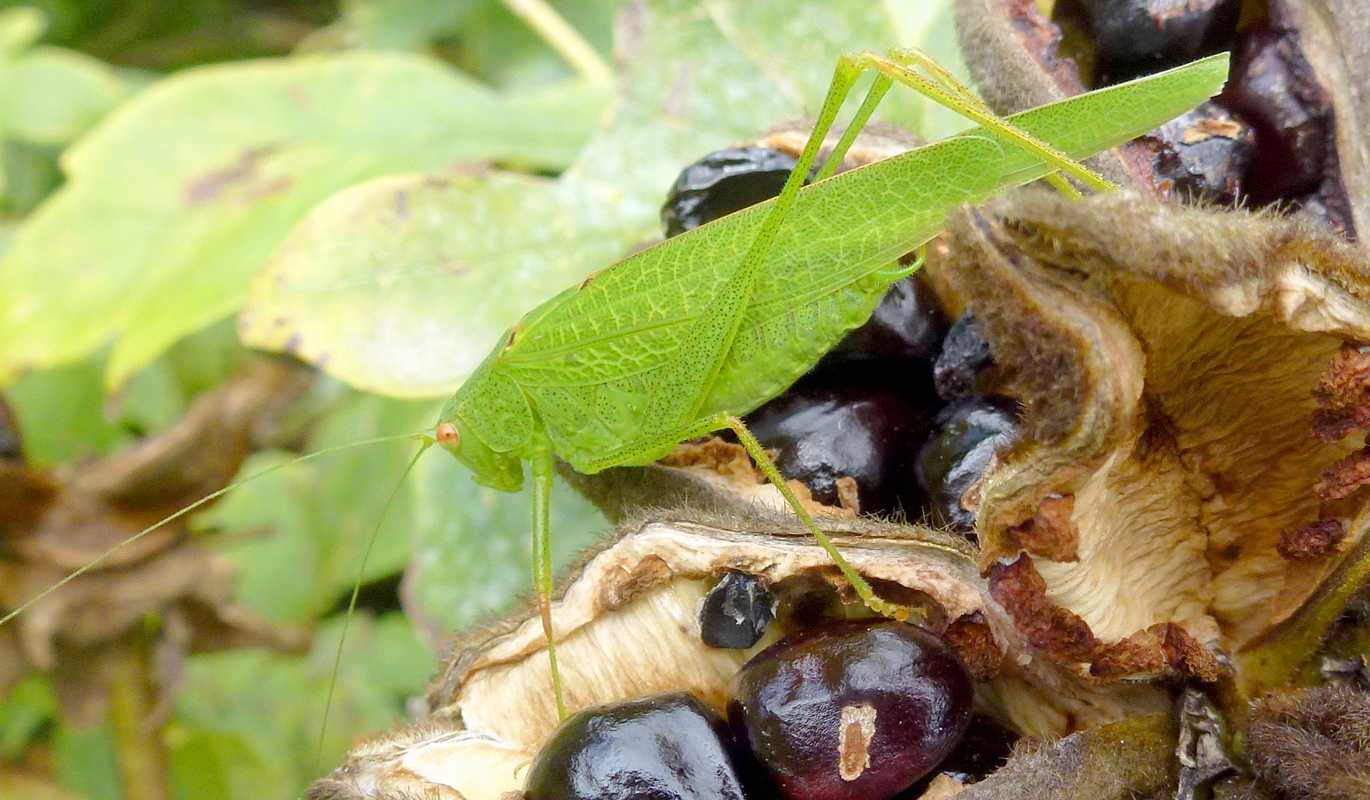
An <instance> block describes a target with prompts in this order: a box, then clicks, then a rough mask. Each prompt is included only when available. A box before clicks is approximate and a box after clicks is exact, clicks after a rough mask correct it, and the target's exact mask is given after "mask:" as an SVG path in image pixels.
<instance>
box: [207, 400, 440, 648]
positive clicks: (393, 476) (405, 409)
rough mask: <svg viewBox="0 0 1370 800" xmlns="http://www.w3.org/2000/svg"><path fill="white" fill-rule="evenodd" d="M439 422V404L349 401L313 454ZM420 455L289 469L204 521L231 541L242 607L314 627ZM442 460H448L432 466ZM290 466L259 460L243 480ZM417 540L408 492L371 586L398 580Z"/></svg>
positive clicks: (373, 568) (325, 460) (324, 461)
mask: <svg viewBox="0 0 1370 800" xmlns="http://www.w3.org/2000/svg"><path fill="white" fill-rule="evenodd" d="M436 417H437V408H436V407H435V406H434V405H433V404H431V403H403V402H398V401H394V400H387V399H384V398H378V397H364V396H354V397H350V398H348V399H347V400H345V401H344V402H343V403H342V404H341V405H340V406H339V407H338V408H337V409H336V410H335V411H333V412H332V413H330V414H328V416H327V417H326V418H325V419H324V420H323V422H322V423H321V424H320V425H319V427H318V430H317V432H316V434H315V435H314V436H313V437H311V440H310V442H309V449H310V450H314V449H319V448H326V447H331V446H335V445H340V444H347V443H350V442H354V441H357V440H358V439H361V438H365V437H366V436H367V435H368V434H370V433H373V432H374V433H382V434H393V433H403V432H404V431H417V430H420V429H421V428H424V427H427V426H430V425H432V423H433V420H434V419H435V418H436ZM416 449H417V443H416V442H410V441H397V442H390V443H386V444H375V445H366V446H363V447H358V448H355V449H350V450H344V451H342V452H339V453H335V454H330V455H326V456H324V457H322V458H319V459H316V460H313V461H310V462H306V463H301V464H295V465H292V466H289V467H286V468H284V469H281V470H279V471H277V472H275V473H272V474H270V475H267V476H265V477H263V478H260V479H258V480H256V481H253V482H252V483H249V484H247V485H246V486H244V487H242V488H241V489H239V490H237V491H235V492H233V493H232V494H230V495H229V496H228V497H226V498H224V500H223V501H221V502H220V503H219V504H218V505H216V506H215V507H214V508H213V509H211V510H210V511H208V512H206V513H205V514H202V515H200V516H198V517H196V525H197V526H198V527H201V528H209V529H214V530H217V531H219V532H220V533H221V534H232V536H223V535H220V536H218V537H217V539H216V543H217V544H218V545H219V546H220V547H221V548H222V549H223V551H224V552H225V553H227V554H228V555H229V556H230V557H231V558H233V560H234V561H235V562H236V563H237V564H238V568H239V571H238V596H239V598H240V599H241V600H242V602H243V603H244V604H246V605H247V606H248V607H250V608H252V609H253V610H255V611H257V612H259V613H261V614H263V615H265V616H267V617H270V618H272V619H276V620H282V621H290V622H303V621H306V620H308V619H310V618H311V617H313V616H315V615H317V614H319V613H321V612H324V611H327V610H328V609H330V608H332V607H333V606H334V605H335V604H337V603H338V602H339V599H340V598H342V597H345V596H346V594H347V592H349V591H350V590H351V588H352V585H353V583H354V581H355V580H356V578H357V572H358V570H359V569H360V567H361V559H362V555H363V553H364V551H365V550H366V546H367V542H368V541H369V540H370V537H371V534H372V531H373V530H375V527H376V525H377V523H378V522H380V521H381V513H382V509H383V507H384V505H385V502H386V500H387V498H389V496H390V493H391V491H392V490H393V489H394V487H395V483H396V481H398V480H399V479H400V473H401V471H402V470H403V468H404V465H405V463H406V462H407V461H408V460H409V459H410V458H412V457H413V454H414V452H415V450H416ZM435 457H446V456H440V455H437V454H430V455H429V456H428V458H435ZM288 458H289V456H287V455H285V454H281V453H260V454H257V455H256V456H254V457H253V458H251V459H249V460H248V462H247V463H246V464H244V466H243V468H242V470H240V473H239V474H240V476H247V475H253V474H256V473H257V472H260V471H261V470H263V469H266V468H268V467H270V466H273V465H276V464H280V463H282V462H283V461H285V460H287V459H288ZM414 531H415V523H414V508H413V502H412V489H407V488H402V490H401V492H400V493H399V495H398V496H397V497H396V501H395V503H394V504H393V505H392V506H391V507H390V509H389V510H388V511H387V512H386V513H385V520H384V524H383V525H382V527H381V530H380V533H379V535H378V536H377V537H376V544H375V547H374V548H373V549H372V552H371V556H370V558H369V559H368V560H367V567H366V573H365V575H364V576H363V581H372V580H376V579H378V578H382V577H385V576H387V575H393V574H395V573H397V572H399V571H400V570H401V569H402V568H403V567H404V565H405V564H406V563H407V562H408V561H409V554H410V550H411V548H412V546H413V537H414ZM268 533H269V534H270V535H265V534H268Z"/></svg>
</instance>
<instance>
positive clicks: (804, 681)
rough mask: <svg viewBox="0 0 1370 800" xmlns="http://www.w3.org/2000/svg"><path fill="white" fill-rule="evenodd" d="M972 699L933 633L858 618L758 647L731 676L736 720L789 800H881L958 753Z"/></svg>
mask: <svg viewBox="0 0 1370 800" xmlns="http://www.w3.org/2000/svg"><path fill="white" fill-rule="evenodd" d="M972 695H973V686H972V683H971V679H970V675H969V674H968V673H967V672H966V668H965V666H964V665H963V664H962V663H961V660H960V659H959V658H957V656H956V654H955V653H954V652H952V650H951V649H950V648H949V647H947V646H946V644H944V643H943V642H942V641H941V640H940V639H938V638H937V637H936V636H934V635H933V634H931V633H929V632H927V631H925V630H923V629H922V628H917V627H914V626H912V625H907V624H904V623H900V622H888V621H883V622H872V621H869V620H859V621H852V622H843V623H838V624H835V625H832V626H829V627H824V628H812V629H809V630H807V631H804V632H802V633H799V634H796V635H795V636H792V637H790V638H787V639H784V640H782V641H780V642H778V643H776V644H775V645H772V646H771V647H768V648H766V649H765V650H763V651H761V652H760V653H758V654H757V655H756V657H755V658H753V659H752V660H751V661H749V662H747V664H746V665H745V666H743V668H742V670H741V671H740V672H738V674H737V676H736V677H735V678H734V680H733V701H732V703H731V704H730V705H729V708H728V720H729V723H730V724H731V725H732V727H733V730H734V731H735V733H736V736H737V738H738V739H739V740H741V741H745V742H746V743H747V744H748V745H749V746H750V747H751V748H752V752H753V754H754V755H755V756H756V758H757V760H758V761H759V762H760V763H761V765H762V767H763V769H765V770H766V772H767V773H768V774H769V775H770V777H771V779H772V780H773V782H774V783H775V785H776V787H777V789H778V790H779V794H780V796H782V797H784V798H787V800H799V798H803V799H804V800H857V798H860V799H861V800H885V798H889V797H893V796H894V795H895V794H897V793H898V792H900V791H902V790H904V789H906V788H908V787H909V786H911V785H913V783H914V782H915V781H917V780H918V779H919V778H921V777H923V776H924V775H925V774H927V773H928V772H929V771H930V770H932V769H933V768H934V767H935V766H937V764H939V763H940V762H941V761H942V760H943V759H944V758H946V756H947V755H948V754H949V753H950V752H951V751H952V749H953V748H954V747H955V746H956V743H957V742H958V741H959V740H960V738H961V736H962V734H964V733H965V731H966V726H967V725H968V724H969V722H970V710H971V699H972Z"/></svg>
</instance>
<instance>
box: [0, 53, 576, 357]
mask: <svg viewBox="0 0 1370 800" xmlns="http://www.w3.org/2000/svg"><path fill="white" fill-rule="evenodd" d="M598 98H599V94H598V93H597V92H595V91H588V92H586V91H583V90H581V89H578V88H576V87H574V86H573V87H563V91H562V92H561V93H559V94H551V93H548V92H544V93H543V94H541V95H540V96H539V97H538V98H537V99H538V100H539V101H540V102H541V103H542V104H543V105H542V106H540V108H548V109H551V110H550V111H549V112H548V113H537V111H538V108H529V107H528V104H527V103H526V102H524V103H511V102H509V101H506V100H505V99H503V98H501V97H500V96H498V95H496V94H494V93H492V92H491V91H489V90H487V89H485V88H484V87H481V86H479V85H478V84H476V83H474V82H472V81H470V80H469V79H465V78H463V77H462V76H461V75H459V74H458V73H455V72H453V71H452V70H450V69H448V68H447V67H445V66H443V65H441V64H439V63H437V62H435V61H432V60H430V59H426V58H423V57H420V56H413V55H403V54H393V53H392V54H380V53H349V54H341V55H328V56H315V57H300V58H293V59H285V60H269V61H259V62H248V63H239V64H227V65H222V66H212V67H204V68H198V69H192V70H187V71H185V72H183V73H178V74H177V75H175V76H173V77H171V78H168V79H166V80H164V81H162V82H161V83H159V84H156V85H154V86H153V87H151V88H150V89H148V90H146V91H144V92H143V93H142V94H140V95H139V96H138V97H136V98H135V99H134V100H133V101H131V102H130V103H128V104H126V105H125V106H123V107H122V108H120V109H119V110H118V112H117V113H115V114H113V115H112V116H110V117H109V118H107V119H106V120H105V121H104V122H103V123H102V124H101V125H100V126H99V127H98V128H96V130H94V131H93V132H92V133H91V134H90V135H89V136H87V137H86V138H85V139H83V140H82V141H81V142H79V143H78V144H77V145H76V146H75V147H73V148H72V149H71V150H70V151H69V152H68V153H67V154H66V157H65V158H64V161H63V166H64V167H65V169H66V171H67V173H68V183H67V185H66V186H64V187H63V188H62V189H61V190H60V191H59V192H57V193H56V194H55V195H54V196H53V197H52V198H51V199H49V200H48V202H46V203H45V204H44V205H43V206H42V207H41V208H39V210H38V211H37V212H36V213H35V214H34V215H33V216H32V217H30V218H29V219H28V220H26V221H25V223H24V224H23V225H22V226H21V227H20V228H19V230H18V232H17V234H16V236H15V238H14V240H13V243H12V245H11V247H10V248H9V250H8V252H7V253H6V256H5V258H4V260H3V261H0V384H3V383H4V382H7V381H8V380H9V379H11V378H12V377H13V376H14V375H15V374H16V373H17V372H19V371H20V370H22V369H25V368H31V367H44V366H51V365H54V364H60V363H63V362H66V361H71V360H74V359H77V358H80V357H81V356H84V355H86V354H89V353H90V352H92V351H94V350H95V349H96V348H98V347H100V346H101V345H103V344H104V343H106V342H107V341H109V340H110V339H111V338H116V337H117V341H116V343H115V346H114V349H113V352H112V354H111V358H110V363H109V373H108V375H107V381H108V382H109V383H112V384H117V383H119V382H120V381H121V380H123V379H124V378H126V377H127V376H128V375H130V374H131V373H132V372H134V371H135V370H137V369H139V368H140V367H142V366H144V365H145V364H147V363H148V362H149V361H151V360H152V359H153V358H155V357H156V356H157V355H158V354H160V353H161V352H162V351H163V350H164V349H165V348H166V347H167V346H169V345H170V344H171V343H173V342H175V341H176V340H177V339H179V338H180V337H182V336H184V335H186V334H188V333H191V332H193V331H196V330H198V329H200V328H202V327H204V326H205V325H207V324H209V323H211V322H213V321H215V320H217V319H221V318H223V317H225V316H228V315H230V314H232V313H233V312H235V311H236V310H237V309H238V307H239V306H240V305H241V303H242V301H243V299H244V297H245V294H246V288H247V282H248V280H249V279H250V277H251V276H252V274H253V273H255V272H256V271H257V270H258V269H260V268H261V267H262V265H263V264H264V263H265V261H266V259H267V257H268V256H269V255H270V253H271V252H272V251H273V250H274V249H275V247H276V246H277V245H278V244H279V243H280V241H281V240H282V239H283V238H284V237H285V235H286V233H287V232H288V231H289V230H290V228H291V227H292V226H293V225H294V223H295V222H296V221H297V220H299V219H300V218H301V217H302V216H304V215H305V214H306V213H307V212H308V211H309V210H310V209H311V208H313V206H314V205H315V204H316V203H317V202H318V201H320V200H322V199H324V198H325V197H327V196H329V195H331V194H333V193H334V192H336V191H337V190H339V189H342V188H345V187H347V186H350V185H352V184H354V183H357V182H359V181H362V180H366V179H368V178H372V177H376V176H379V175H385V174H391V173H401V172H412V171H415V170H442V169H444V168H447V167H449V166H451V165H454V164H461V163H469V162H474V161H488V160H495V161H502V162H514V163H520V164H527V165H530V166H535V167H542V168H552V169H555V168H559V167H561V166H564V165H565V164H566V163H567V162H568V161H569V159H570V158H571V157H572V156H573V155H574V154H575V153H576V152H577V150H578V149H579V145H580V142H581V141H582V139H583V137H584V132H585V131H587V130H588V128H589V126H590V125H591V124H592V123H593V122H594V121H595V119H596V118H597V116H598V113H599V112H598V109H599V108H600V103H599V99H598Z"/></svg>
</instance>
